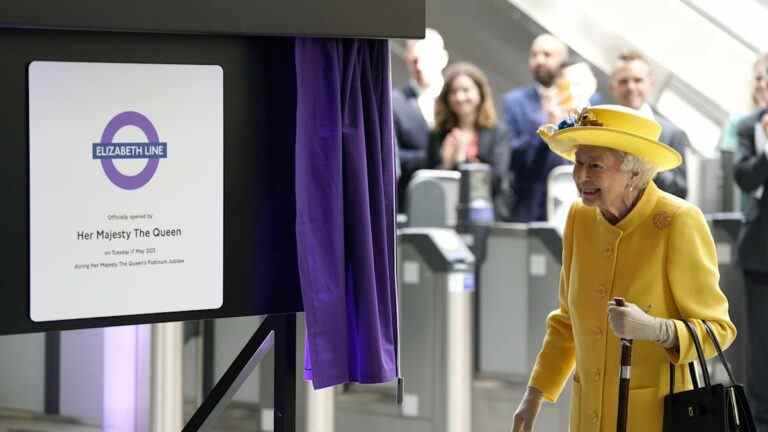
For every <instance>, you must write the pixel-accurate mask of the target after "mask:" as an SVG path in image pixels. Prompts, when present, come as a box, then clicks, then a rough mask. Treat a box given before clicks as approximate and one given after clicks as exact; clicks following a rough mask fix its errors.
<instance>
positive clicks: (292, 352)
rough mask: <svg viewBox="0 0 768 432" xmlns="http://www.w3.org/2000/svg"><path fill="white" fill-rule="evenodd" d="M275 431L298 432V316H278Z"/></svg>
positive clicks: (276, 320)
mask: <svg viewBox="0 0 768 432" xmlns="http://www.w3.org/2000/svg"><path fill="white" fill-rule="evenodd" d="M274 318H275V330H276V332H277V340H276V342H275V413H274V416H275V417H274V419H275V431H278V432H295V431H296V315H294V314H286V315H276V316H274Z"/></svg>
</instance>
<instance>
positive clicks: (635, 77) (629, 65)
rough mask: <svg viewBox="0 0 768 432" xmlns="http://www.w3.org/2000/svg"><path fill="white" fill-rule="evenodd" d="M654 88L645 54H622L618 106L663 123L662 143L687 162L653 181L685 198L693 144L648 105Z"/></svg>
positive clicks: (614, 78) (615, 88) (615, 84)
mask: <svg viewBox="0 0 768 432" xmlns="http://www.w3.org/2000/svg"><path fill="white" fill-rule="evenodd" d="M652 87H653V75H652V73H651V66H650V63H648V60H647V59H646V58H645V57H643V55H642V54H640V53H637V52H626V53H623V54H621V55H619V58H618V60H617V62H616V67H615V68H614V70H613V74H612V75H611V92H612V93H613V98H614V99H615V100H616V103H618V104H620V105H624V106H627V107H630V108H634V109H636V110H638V111H640V112H643V113H645V114H646V115H647V116H648V117H651V118H653V119H655V120H656V121H657V122H659V123H660V124H661V137H659V141H661V142H663V143H664V144H667V145H669V146H670V147H672V148H674V149H675V150H677V152H678V153H680V154H681V155H682V156H683V163H682V164H681V165H680V166H678V167H677V168H675V169H673V170H669V171H664V172H660V173H659V174H658V175H657V176H656V178H654V179H653V181H654V182H655V183H656V185H657V186H659V188H660V189H661V190H663V191H665V192H669V193H671V194H673V195H677V196H679V197H680V198H685V197H686V196H687V195H688V181H687V176H686V172H685V149H686V147H688V146H689V145H690V142H689V141H688V135H686V133H685V132H683V130H682V129H680V128H678V127H677V126H675V125H674V124H672V122H670V121H669V120H668V119H667V118H665V117H664V116H662V115H661V114H659V113H658V112H657V111H655V110H654V109H652V108H651V106H650V105H648V97H649V96H650V92H651V88H652Z"/></svg>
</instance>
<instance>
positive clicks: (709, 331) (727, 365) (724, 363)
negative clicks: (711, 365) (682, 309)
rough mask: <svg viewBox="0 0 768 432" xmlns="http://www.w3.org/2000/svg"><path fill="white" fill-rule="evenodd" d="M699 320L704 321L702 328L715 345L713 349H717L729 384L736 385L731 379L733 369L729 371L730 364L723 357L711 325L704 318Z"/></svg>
mask: <svg viewBox="0 0 768 432" xmlns="http://www.w3.org/2000/svg"><path fill="white" fill-rule="evenodd" d="M701 322H702V323H704V328H705V329H706V330H707V334H708V335H709V338H710V339H711V340H712V344H714V345H715V349H716V350H717V356H718V357H719V358H720V362H721V363H722V364H723V367H725V372H726V373H727V374H728V379H730V380H731V385H736V380H735V379H733V371H731V365H730V364H729V363H728V361H727V360H726V359H725V355H724V354H723V349H722V348H720V341H718V340H717V337H715V332H714V330H712V327H711V326H710V325H709V323H708V322H706V321H704V320H701Z"/></svg>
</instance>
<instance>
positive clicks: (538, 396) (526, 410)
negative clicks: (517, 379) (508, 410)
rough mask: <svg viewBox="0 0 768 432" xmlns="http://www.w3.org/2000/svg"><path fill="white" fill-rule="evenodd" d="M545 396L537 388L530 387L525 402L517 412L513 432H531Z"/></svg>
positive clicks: (522, 401) (522, 402) (526, 392)
mask: <svg viewBox="0 0 768 432" xmlns="http://www.w3.org/2000/svg"><path fill="white" fill-rule="evenodd" d="M543 398H544V395H543V394H542V393H541V391H539V389H537V388H535V387H528V390H526V391H525V395H523V400H521V401H520V405H519V406H518V407H517V411H515V417H514V421H513V423H512V432H531V431H533V424H534V422H535V421H536V416H537V415H539V410H540V409H541V402H542V399H543Z"/></svg>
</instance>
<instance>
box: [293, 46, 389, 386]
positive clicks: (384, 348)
mask: <svg viewBox="0 0 768 432" xmlns="http://www.w3.org/2000/svg"><path fill="white" fill-rule="evenodd" d="M295 54H296V81H297V84H296V87H297V109H296V111H297V113H296V237H297V249H298V264H299V277H300V280H301V289H302V295H303V299H304V310H305V316H306V325H307V355H306V357H307V360H308V361H307V367H306V370H305V377H306V378H308V379H311V380H312V381H313V385H314V387H315V388H323V387H328V386H332V385H336V384H340V383H345V382H361V383H380V382H387V381H391V380H393V379H394V378H395V377H396V376H397V373H398V370H397V337H398V334H397V299H396V285H395V263H394V259H395V208H394V185H395V181H394V166H395V164H394V147H393V136H392V109H391V101H390V71H389V45H388V42H387V41H386V40H362V39H343V40H342V39H317V38H313V39H302V38H297V39H296V47H295ZM309 359H311V366H310V362H309Z"/></svg>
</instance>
